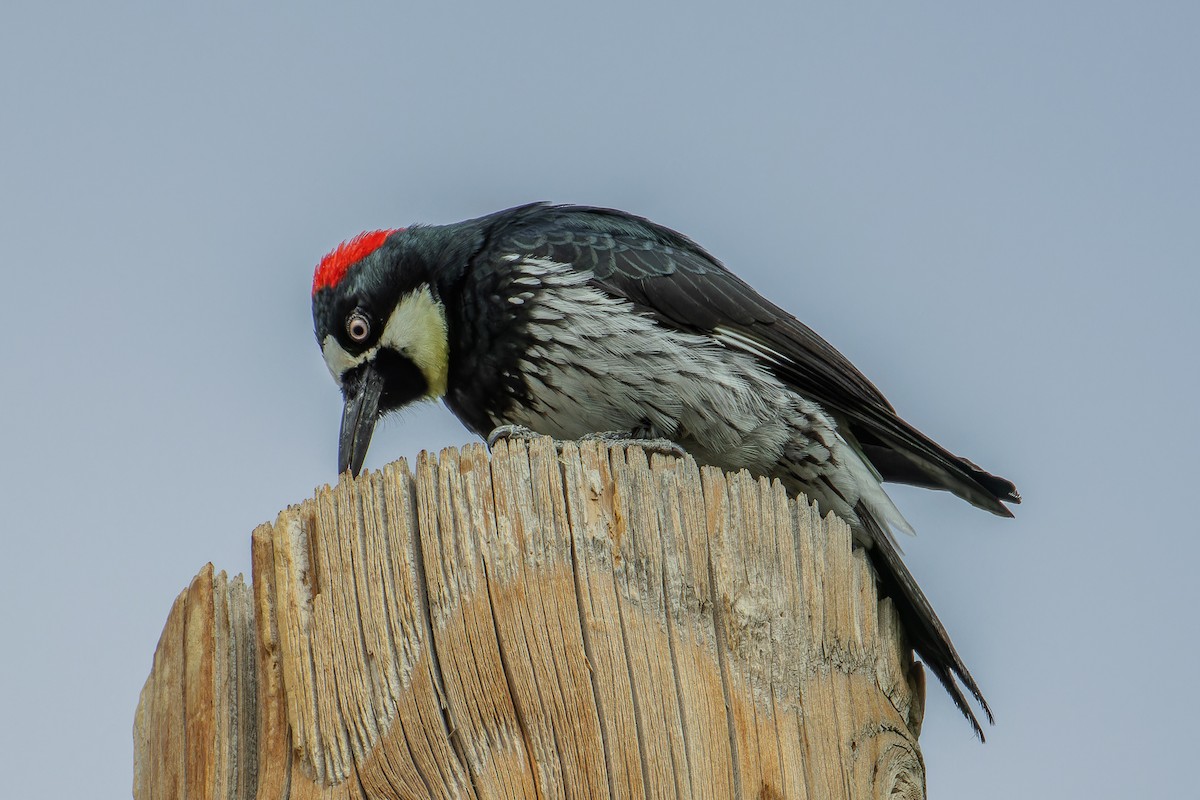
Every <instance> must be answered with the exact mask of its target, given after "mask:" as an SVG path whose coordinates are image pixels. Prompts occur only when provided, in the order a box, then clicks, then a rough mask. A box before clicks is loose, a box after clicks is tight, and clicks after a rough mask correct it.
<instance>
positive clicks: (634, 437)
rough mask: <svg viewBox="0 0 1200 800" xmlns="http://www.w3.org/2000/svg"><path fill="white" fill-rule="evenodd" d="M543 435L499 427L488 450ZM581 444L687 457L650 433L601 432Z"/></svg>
mask: <svg viewBox="0 0 1200 800" xmlns="http://www.w3.org/2000/svg"><path fill="white" fill-rule="evenodd" d="M542 436H543V434H540V433H538V432H537V431H534V430H531V429H530V428H526V427H525V426H524V425H501V426H500V427H498V428H496V429H495V430H493V431H492V432H491V433H489V434H488V435H487V444H488V449H489V450H490V449H492V448H493V447H495V446H496V442H499V441H501V440H512V439H519V440H521V441H524V442H532V441H534V440H535V439H541V438H542ZM553 441H554V449H555V450H557V451H558V452H560V453H561V452H562V449H563V444H564V442H562V441H561V440H559V439H554V440H553ZM579 441H581V442H603V443H604V444H606V445H609V446H610V447H612V446H616V447H640V448H642V449H643V450H645V451H646V452H647V453H649V454H654V453H658V454H659V455H664V456H671V457H673V458H683V457H684V456H685V455H687V451H686V450H684V449H683V447H681V446H680V445H678V444H676V443H675V442H672V441H671V440H670V439H665V438H663V437H661V436H654V435H653V432H652V431H640V430H638V431H603V432H601V433H588V434H584V435H583V436H581V437H580V438H579Z"/></svg>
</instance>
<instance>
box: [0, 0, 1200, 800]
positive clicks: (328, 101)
mask: <svg viewBox="0 0 1200 800" xmlns="http://www.w3.org/2000/svg"><path fill="white" fill-rule="evenodd" d="M200 5H201V4H188V5H185V4H163V3H158V4H151V3H146V4H144V5H139V6H134V5H129V4H126V3H121V2H116V3H101V4H96V3H74V4H67V3H8V4H6V6H5V8H4V10H3V11H2V12H0V152H2V153H3V156H2V158H0V243H2V246H3V250H4V256H3V263H4V267H3V269H4V273H3V274H4V281H5V292H4V298H5V303H4V306H5V309H6V315H5V323H6V324H5V330H6V332H7V337H8V342H9V344H8V346H7V347H5V348H4V354H5V355H4V357H3V373H2V374H3V378H2V380H3V393H2V395H0V396H2V397H3V398H4V400H3V409H4V413H3V414H0V453H2V456H0V486H2V487H3V488H2V489H0V492H2V493H3V496H2V498H0V500H2V502H3V507H4V508H5V509H6V514H5V519H4V522H3V525H2V526H0V536H2V540H0V544H2V545H3V552H4V560H5V563H6V565H7V569H6V570H5V572H6V575H5V578H4V580H3V581H0V642H3V653H4V657H3V658H0V686H2V687H4V688H3V689H2V690H0V721H2V723H3V724H0V776H2V777H0V787H3V788H0V794H3V795H4V796H5V797H13V798H18V797H72V796H74V797H114V798H116V797H126V796H128V794H129V787H130V780H131V758H132V744H131V734H130V729H131V725H132V718H133V712H134V708H135V706H136V703H137V695H138V691H139V690H140V688H141V685H142V682H143V681H144V679H145V677H146V674H147V672H148V670H149V668H150V660H151V656H152V653H153V650H154V646H155V643H156V641H157V639H158V635H159V633H160V631H161V628H162V624H163V622H164V620H165V617H166V613H167V610H168V609H169V607H170V604H171V602H172V600H173V599H174V597H175V595H176V594H177V593H178V592H179V591H180V589H181V588H183V587H184V586H185V585H186V583H187V582H188V581H189V580H190V578H191V577H192V576H193V575H194V574H195V573H196V571H197V570H199V569H200V567H201V566H202V565H203V564H204V563H205V562H207V561H210V560H211V561H213V562H214V563H215V564H216V565H217V566H218V567H223V568H225V569H227V570H229V571H230V572H231V573H234V572H238V571H246V570H248V567H249V535H250V531H251V530H252V528H253V527H254V526H255V525H256V524H258V523H259V522H262V521H264V520H268V519H271V518H273V517H274V515H275V513H276V512H277V511H278V510H279V509H280V508H282V507H283V506H285V505H286V504H288V503H291V502H295V501H298V500H301V499H303V498H305V497H307V496H308V495H309V494H310V493H311V491H312V489H313V487H314V486H316V485H318V484H320V483H324V482H327V481H330V480H332V479H333V478H334V474H333V473H334V470H335V467H336V444H337V425H338V415H339V410H340V400H339V395H338V393H337V390H336V389H335V387H334V385H333V383H332V382H331V381H330V379H329V376H328V374H327V373H326V371H325V368H324V366H323V364H322V362H321V359H320V355H319V353H318V350H317V347H316V344H315V341H314V339H313V336H312V323H311V317H310V313H309V305H308V301H309V297H308V290H309V286H310V281H311V274H312V273H311V271H312V268H313V265H314V264H315V263H316V261H317V260H318V259H319V258H320V256H321V255H322V254H323V253H324V252H325V251H327V250H328V249H329V248H330V247H332V246H333V245H335V244H336V243H337V242H338V241H340V240H341V239H343V238H345V237H347V236H349V235H352V234H354V233H356V232H358V231H360V230H362V229H366V228H379V227H395V226H397V225H404V224H408V223H412V222H421V221H424V222H449V221H454V220H457V219H463V218H466V217H469V216H474V215H478V214H481V213H485V212H488V211H492V210H495V209H498V208H502V207H506V206H509V205H514V204H517V203H522V202H526V201H530V200H538V199H546V200H553V201H559V202H582V203H590V204H602V205H611V206H616V207H619V208H624V209H627V210H629V211H633V212H636V213H639V214H644V215H647V216H649V217H651V218H653V219H655V220H657V221H659V222H662V223H664V224H667V225H670V226H672V227H675V228H677V229H679V230H681V231H683V232H685V233H686V234H688V235H690V236H692V237H693V238H695V239H697V240H698V241H699V242H701V243H702V244H704V245H705V246H707V247H708V248H709V249H710V250H712V251H713V252H714V253H715V254H716V255H717V256H719V257H720V258H722V259H724V260H725V262H726V263H727V264H728V265H729V266H730V267H731V268H733V269H734V270H735V271H737V272H739V273H740V274H741V275H743V276H744V277H746V278H747V279H748V280H749V281H750V282H751V283H752V284H753V285H755V286H756V287H758V288H759V289H760V290H761V291H763V292H764V293H765V294H767V295H769V296H770V297H772V298H773V299H775V300H776V301H777V302H779V303H780V304H781V305H783V306H784V307H785V308H788V309H790V310H792V311H794V312H795V313H796V314H797V315H798V316H799V317H800V318H801V319H803V320H805V321H806V322H808V323H809V324H810V325H812V326H813V327H814V328H816V329H817V330H818V331H819V332H821V333H822V334H823V335H825V336H826V337H827V338H828V339H829V340H830V341H831V342H833V343H834V344H835V345H837V346H838V347H840V348H841V349H842V350H843V351H844V352H845V353H846V354H847V355H848V356H850V358H851V359H852V360H854V361H855V363H857V364H858V365H859V366H860V367H861V368H862V369H863V371H864V372H866V373H867V374H868V375H869V376H870V377H871V378H872V379H873V380H874V381H875V382H876V384H877V385H878V386H879V387H880V388H881V389H882V390H883V391H884V392H885V393H886V394H887V395H888V396H889V398H890V399H891V400H892V402H893V403H894V404H895V405H896V406H897V408H898V409H899V410H900V411H901V412H902V413H903V414H904V415H905V416H907V417H908V418H909V419H910V420H911V421H912V422H914V423H915V424H917V425H918V426H920V427H922V428H923V429H925V430H927V431H928V432H929V433H931V434H932V435H934V436H935V438H938V439H939V440H940V441H942V442H943V443H945V444H946V445H947V446H949V447H951V448H952V449H955V450H957V451H959V452H962V453H963V454H965V455H967V456H969V457H971V458H972V459H974V460H976V461H978V462H979V463H980V464H982V465H983V466H985V467H987V468H988V469H991V470H994V471H996V472H998V473H1000V474H1003V475H1005V476H1007V477H1011V478H1012V479H1014V480H1015V481H1016V482H1017V485H1018V486H1019V487H1020V489H1021V491H1022V492H1023V494H1024V495H1025V498H1026V502H1025V504H1024V505H1023V506H1021V507H1020V508H1019V509H1018V516H1017V519H1016V520H1011V521H1005V520H999V519H994V518H992V517H990V516H988V515H986V514H983V513H982V512H978V511H976V510H975V509H972V508H970V507H968V506H966V505H965V504H963V503H960V502H958V501H955V500H954V499H953V498H950V497H948V496H945V495H941V494H932V493H928V492H920V491H916V490H897V491H896V492H895V496H896V498H897V500H898V502H899V503H900V505H901V507H902V508H903V510H904V512H905V514H906V515H907V517H908V518H909V520H911V521H912V523H913V524H914V525H915V526H916V528H917V529H918V531H919V533H920V537H919V538H918V539H916V540H914V541H910V542H906V551H907V553H908V560H909V562H910V564H911V566H912V568H913V571H914V572H915V573H916V575H917V577H918V578H919V579H920V581H921V582H922V584H923V586H924V587H925V588H926V590H927V592H928V594H929V595H930V597H931V598H932V600H933V602H934V605H935V606H936V607H937V608H938V610H939V612H940V614H941V616H942V618H943V620H944V621H945V622H946V624H947V627H948V628H949V630H950V631H951V633H952V634H953V635H954V638H955V641H956V643H957V645H958V648H959V650H960V651H961V652H962V654H963V656H964V658H965V659H966V660H967V663H968V665H969V666H970V668H971V669H972V671H973V672H974V674H975V676H976V677H977V678H978V680H979V682H980V684H981V685H982V687H983V688H984V691H985V693H986V694H987V697H988V699H989V700H990V702H991V704H992V706H993V708H994V709H995V711H996V717H997V723H998V724H997V726H996V727H995V728H993V729H991V730H990V731H989V732H988V734H989V741H988V743H987V744H986V745H982V746H981V745H979V744H978V743H977V742H976V741H975V740H974V739H973V738H972V737H971V733H970V729H969V727H968V726H967V725H966V724H965V723H964V722H963V721H962V720H961V719H960V718H959V717H958V714H957V712H956V711H955V710H954V709H953V707H952V706H951V705H950V703H949V702H948V701H947V700H946V698H945V696H944V694H943V693H942V692H941V691H940V690H938V689H936V688H934V687H931V691H930V694H929V707H928V712H927V715H926V722H925V731H924V735H923V736H922V738H921V743H922V746H923V748H924V753H925V760H926V764H927V769H928V774H929V788H930V794H931V796H934V797H974V798H993V797H994V798H1000V797H1005V798H1007V797H1047V798H1074V797H1081V798H1082V797H1089V798H1092V797H1114V798H1116V797H1129V796H1163V797H1166V796H1190V795H1191V794H1192V793H1194V791H1195V780H1194V774H1193V771H1192V770H1191V768H1190V767H1189V766H1188V765H1189V764H1190V763H1191V761H1192V760H1193V757H1194V752H1193V751H1194V749H1195V746H1196V743H1197V739H1196V734H1195V720H1196V717H1197V714H1198V712H1200V703H1198V702H1197V699H1196V676H1197V667H1196V665H1197V663H1198V661H1200V652H1198V648H1197V642H1196V639H1197V632H1198V630H1200V627H1198V626H1197V623H1196V621H1195V618H1194V614H1193V598H1192V594H1193V592H1192V584H1193V582H1194V579H1195V563H1196V560H1197V557H1198V556H1200V545H1198V544H1197V533H1198V530H1197V527H1198V526H1197V523H1196V514H1195V512H1193V511H1191V510H1190V507H1189V506H1188V505H1187V503H1188V502H1190V499H1191V498H1192V497H1193V496H1194V495H1195V491H1196V487H1195V480H1196V477H1197V468H1196V465H1195V454H1196V451H1197V448H1198V446H1200V424H1198V422H1197V412H1196V404H1197V394H1198V389H1200V386H1198V383H1200V382H1198V380H1197V366H1196V365H1197V355H1196V350H1197V348H1198V346H1200V324H1198V323H1197V321H1196V305H1197V300H1198V299H1200V286H1198V283H1197V279H1196V263H1197V254H1198V253H1200V153H1198V150H1197V144H1196V143H1197V142H1198V141H1200V92H1198V91H1197V88H1196V81H1197V76H1200V55H1198V53H1200V48H1198V47H1197V44H1196V42H1197V39H1196V37H1197V31H1198V30H1200V6H1197V5H1196V4H1194V3H1188V2H1179V3H1161V2H1160V3H1155V2H1149V3H1137V4H1134V3H1129V4H1117V3H1104V2H1101V3H1095V2H1089V3H1082V2H1079V3H1057V4H1050V3H1045V2H1009V3H1003V4H991V5H989V6H986V7H984V6H981V5H978V4H976V5H975V7H973V8H966V7H964V6H963V4H951V3H945V4H932V3H922V2H910V3H889V2H873V3H865V4H859V5H858V6H857V7H856V8H854V9H849V8H846V7H844V5H840V6H838V7H837V8H831V7H828V6H829V4H807V3H770V4H761V5H757V6H752V7H750V8H751V10H747V6H745V5H739V6H737V7H736V9H735V6H734V5H733V4H721V5H715V4H710V3H699V4H698V3H678V4H655V3H630V2H607V3H603V4H593V5H592V6H590V7H589V8H587V9H580V8H576V7H573V6H569V5H567V4H561V3H549V2H547V3H528V2H508V3H502V4H494V6H492V7H485V6H484V5H483V4H462V3H458V4H449V3H445V4H437V8H436V9H434V8H432V6H433V5H434V4H428V5H429V6H430V7H428V8H410V7H405V6H402V5H400V4H366V3H359V4H352V5H349V4H341V5H338V6H333V5H331V4H318V3H300V4H272V5H271V6H270V7H268V6H267V4H234V3H221V4H203V7H200ZM348 5H349V7H347V6H348ZM407 5H410V6H412V5H416V4H407ZM468 440H469V437H468V434H467V433H466V432H465V430H463V429H462V428H461V427H460V426H459V424H458V423H457V422H456V421H455V420H454V418H453V417H452V416H451V415H450V414H449V412H447V411H446V410H445V409H443V408H441V407H438V406H428V407H426V408H422V409H420V410H418V411H414V412H411V413H409V414H408V415H406V416H405V417H404V418H402V419H399V420H395V421H392V422H390V423H386V424H384V425H383V427H382V430H381V431H380V432H379V434H378V435H377V437H376V441H375V443H374V446H373V448H372V451H371V455H370V457H369V458H368V461H367V466H368V467H377V466H380V465H381V464H383V463H385V462H386V461H388V460H390V459H391V458H394V457H396V456H399V455H409V456H411V455H413V454H415V453H416V452H417V451H418V450H419V449H421V448H425V447H440V446H443V445H448V444H460V443H463V442H466V441H468Z"/></svg>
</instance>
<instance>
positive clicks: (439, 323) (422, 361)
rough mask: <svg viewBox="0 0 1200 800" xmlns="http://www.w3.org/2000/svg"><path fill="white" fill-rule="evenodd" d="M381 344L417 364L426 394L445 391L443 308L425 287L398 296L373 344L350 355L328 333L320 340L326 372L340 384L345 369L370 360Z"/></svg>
mask: <svg viewBox="0 0 1200 800" xmlns="http://www.w3.org/2000/svg"><path fill="white" fill-rule="evenodd" d="M384 347H386V348H388V349H390V350H395V351H396V352H398V353H400V354H402V355H404V356H406V357H408V358H409V359H410V360H411V361H412V362H413V363H414V364H416V365H417V369H419V370H421V374H422V375H423V376H424V377H425V382H426V383H427V384H428V385H429V391H428V392H427V396H428V397H431V398H434V397H441V396H442V395H444V394H445V393H446V381H447V378H448V375H449V370H450V343H449V341H448V338H447V332H446V309H445V307H444V306H443V305H442V304H441V303H439V302H438V301H437V300H435V299H434V297H433V293H432V292H430V291H429V287H428V286H421V287H420V288H418V289H416V290H414V291H412V292H410V293H409V294H406V295H405V296H404V297H403V298H401V300H400V302H399V303H398V304H397V305H396V308H395V309H393V311H392V314H391V316H389V317H388V320H387V323H386V324H385V325H384V328H383V334H382V335H381V336H380V337H379V341H377V342H376V343H375V344H374V346H372V347H370V348H368V349H367V350H364V351H363V352H362V353H359V354H358V355H351V354H350V353H348V352H346V350H345V348H343V347H342V345H341V343H339V342H338V340H337V337H335V336H333V335H332V334H330V335H329V336H326V337H325V341H324V342H322V343H321V352H322V354H323V355H324V356H325V365H326V366H327V367H329V373H330V374H331V375H333V379H334V380H335V381H337V383H338V385H339V386H340V385H341V383H342V376H343V375H345V374H346V372H347V371H348V370H351V369H353V368H354V367H357V366H358V365H359V364H363V363H365V362H367V361H371V360H372V359H374V358H375V356H376V355H377V354H378V353H379V350H380V348H384Z"/></svg>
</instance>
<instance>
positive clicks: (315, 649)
mask: <svg viewBox="0 0 1200 800" xmlns="http://www.w3.org/2000/svg"><path fill="white" fill-rule="evenodd" d="M253 563H254V576H253V585H252V587H247V586H246V585H245V584H243V583H242V582H241V581H240V579H238V580H235V581H233V582H230V581H227V580H226V579H225V576H224V574H223V573H221V574H218V575H215V576H214V575H213V571H212V568H211V566H210V567H208V568H206V570H205V571H204V572H202V573H201V574H200V575H199V576H197V578H196V580H195V581H193V584H192V586H191V587H190V588H189V589H188V590H187V591H185V592H184V593H183V594H182V595H180V598H179V599H178V600H177V601H176V604H175V607H174V609H173V610H172V612H171V616H170V617H169V618H168V621H167V625H166V628H165V629H164V631H163V638H162V640H161V641H160V643H159V647H158V651H157V652H156V654H155V662H154V668H153V670H152V672H151V675H150V677H149V679H148V680H147V682H146V688H145V689H144V690H143V692H142V699H141V703H140V704H139V707H138V715H137V720H136V724H135V746H136V756H135V777H134V795H135V797H138V798H151V797H154V798H161V797H184V796H187V797H199V796H203V797H214V798H252V797H259V798H281V797H290V798H301V797H303V798H307V797H339V798H340V797H346V798H360V797H362V798H365V797H380V798H426V797H436V798H459V797H462V798H510V797H511V798H543V797H547V798H559V797H562V798H606V797H614V798H616V797H622V798H624V797H636V798H641V797H653V798H660V797H662V798H667V797H672V798H674V797H677V798H692V797H697V798H717V799H718V800H725V798H733V797H736V798H742V797H745V798H837V797H856V798H857V797H887V798H921V797H924V795H925V774H924V763H923V761H922V759H921V754H920V749H919V747H918V745H917V741H916V737H917V735H918V734H919V730H920V723H921V716H922V711H923V702H924V680H923V674H922V672H921V669H920V666H919V665H915V664H914V663H913V661H912V657H911V651H910V650H909V649H908V646H907V644H906V643H905V641H904V636H903V633H902V631H901V629H900V625H899V622H898V619H897V617H896V614H895V612H894V611H893V609H892V605H891V602H890V601H888V600H886V599H885V600H883V601H882V602H881V601H879V600H878V599H877V596H876V591H875V581H874V576H873V573H872V571H871V568H870V566H869V565H868V563H867V561H866V559H865V557H864V555H863V554H862V553H861V552H860V551H857V550H853V549H852V547H851V541H850V534H849V530H848V529H847V527H846V526H845V525H844V524H843V523H842V522H840V521H838V520H836V519H833V518H825V519H822V518H820V517H819V516H817V513H816V511H815V510H814V509H813V508H812V507H810V506H809V505H808V504H807V503H806V502H805V501H804V499H803V498H800V499H799V500H798V501H797V500H795V499H789V498H788V497H787V495H786V493H785V492H784V490H783V489H782V487H780V485H779V484H778V483H774V484H773V483H770V482H768V481H766V480H763V479H754V478H751V477H750V476H749V475H747V474H746V473H740V474H725V473H722V472H720V471H718V470H715V469H709V468H704V469H697V468H696V465H695V464H694V463H693V462H692V461H691V459H683V460H677V459H673V458H668V457H664V456H658V455H655V456H654V457H653V458H652V460H651V461H650V462H649V463H647V460H646V456H645V455H644V454H643V452H642V451H641V450H640V449H638V448H630V449H628V450H626V449H623V448H617V447H615V448H612V449H609V448H608V447H606V446H604V445H602V444H600V443H584V444H575V443H565V444H562V445H561V452H558V451H556V449H555V446H554V444H553V443H551V442H550V440H548V439H541V440H537V441H535V442H533V443H532V444H530V445H528V446H526V443H524V442H521V441H511V442H500V443H499V444H497V446H496V447H495V449H494V451H493V452H492V454H491V458H490V460H489V457H488V454H487V452H486V451H485V450H484V449H483V448H482V447H481V446H468V447H466V448H463V450H462V451H461V452H460V451H458V450H455V449H447V450H444V451H442V453H441V454H440V456H438V457H437V458H435V457H433V456H431V455H429V454H427V453H422V454H421V455H420V456H418V458H417V461H416V466H415V469H412V470H410V469H409V467H408V465H407V464H406V462H405V461H403V460H401V461H398V462H395V463H393V464H391V465H389V466H387V467H385V468H384V469H383V470H382V471H381V472H376V473H370V474H367V475H364V476H362V477H361V478H359V479H357V480H343V481H342V482H341V483H339V484H338V485H337V486H336V487H333V488H330V487H325V488H323V489H321V490H319V491H318V492H317V494H316V497H315V498H313V499H311V500H308V501H306V502H304V503H302V504H300V505H297V506H293V507H291V508H289V509H287V510H286V511H284V512H283V513H281V514H280V515H279V517H278V519H277V520H276V521H275V523H274V524H267V525H263V526H261V527H260V528H259V529H258V530H256V531H255V532H254V537H253Z"/></svg>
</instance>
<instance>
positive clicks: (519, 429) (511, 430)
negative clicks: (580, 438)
mask: <svg viewBox="0 0 1200 800" xmlns="http://www.w3.org/2000/svg"><path fill="white" fill-rule="evenodd" d="M541 438H542V434H540V433H538V432H537V431H535V430H532V429H530V428H526V427H525V426H524V425H501V426H500V427H498V428H496V429H494V430H493V431H492V432H491V433H489V434H488V435H487V445H488V449H489V450H491V449H492V448H493V447H495V446H496V442H498V441H500V440H502V439H503V440H505V441H508V440H511V439H519V440H521V441H523V442H532V441H533V440H535V439H541ZM554 444H555V446H556V447H557V448H558V449H559V450H561V449H562V445H561V444H559V442H558V441H557V440H555V442H554Z"/></svg>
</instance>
